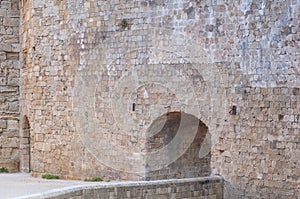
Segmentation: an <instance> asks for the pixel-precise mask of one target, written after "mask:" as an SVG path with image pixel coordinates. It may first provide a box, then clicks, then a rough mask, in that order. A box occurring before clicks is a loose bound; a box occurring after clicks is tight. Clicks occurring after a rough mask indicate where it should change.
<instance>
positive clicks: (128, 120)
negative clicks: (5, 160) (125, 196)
mask: <svg viewBox="0 0 300 199" xmlns="http://www.w3.org/2000/svg"><path fill="white" fill-rule="evenodd" d="M3 2H6V1H1V5H2V3H3ZM10 2H11V1H10ZM21 3H22V9H21V10H22V13H21V16H22V23H21V24H22V28H21V42H22V57H21V61H22V70H21V84H20V86H21V90H22V92H21V117H20V119H21V122H20V123H21V134H20V135H21V138H22V140H23V141H24V140H25V141H24V142H23V141H22V142H21V151H22V150H23V149H28V148H29V144H28V137H30V150H31V151H30V153H29V151H28V152H27V153H26V151H25V150H23V151H22V153H21V167H22V168H23V170H25V171H26V170H31V172H32V173H33V175H35V176H39V175H41V174H42V173H53V174H58V175H60V176H61V177H64V178H74V179H84V178H88V177H93V176H101V177H103V178H105V179H131V180H139V179H145V177H147V176H151V169H152V170H157V171H156V172H157V173H154V174H155V176H163V175H166V176H167V175H168V174H172V173H178V172H180V169H182V168H184V166H182V167H180V164H183V163H180V161H179V162H178V164H177V165H174V166H172V168H171V169H170V170H169V168H168V169H165V170H164V169H163V168H162V166H166V164H168V163H171V162H172V161H173V160H176V158H179V157H180V155H183V152H184V150H183V149H185V148H187V147H188V146H190V144H191V140H189V139H190V138H193V136H194V134H193V133H197V131H191V133H188V134H181V133H182V132H181V131H180V130H179V131H178V133H177V134H178V135H183V136H182V137H179V138H178V139H176V142H169V141H168V142H165V141H166V140H164V139H156V140H157V142H158V143H149V142H148V141H149V137H151V136H152V134H153V132H155V131H152V130H151V125H152V124H153V122H154V121H157V120H158V119H160V118H163V116H164V114H166V113H170V112H173V113H177V112H184V113H186V114H187V115H193V116H194V117H196V118H198V119H199V120H200V121H201V123H203V124H204V125H205V126H206V129H207V135H208V136H206V139H204V140H203V145H201V146H207V147H201V150H200V151H199V156H200V157H201V158H205V155H207V154H208V153H209V157H210V158H211V162H210V165H208V166H209V167H211V171H209V172H212V173H213V174H218V175H222V176H223V177H224V179H225V191H224V194H225V197H227V198H235V197H237V198H238V197H250V198H251V197H252V198H253V197H258V198H264V197H265V198H275V197H277V198H295V197H297V196H299V195H300V193H299V180H300V173H299V170H300V168H299V165H300V162H299V158H298V157H299V153H300V137H299V128H300V126H299V125H300V119H299V115H300V113H299V108H300V104H299V103H300V90H299V89H300V79H299V78H300V76H299V72H300V69H299V52H298V51H299V50H298V48H299V25H298V21H299V9H300V8H299V3H298V2H297V1H293V0H288V1H268V0H263V1H251V0H247V1H206V0H204V1H191V2H187V1H181V0H174V1H164V0H151V1H130V2H128V1H122V0H118V1H94V0H78V1H66V0H62V1H61V0H60V1H49V2H45V1H41V0H32V1H26V0H24V1H22V2H21ZM8 4H9V3H8ZM3 5H5V4H3ZM2 10H3V9H2V7H1V9H0V11H1V12H2ZM1 12H0V17H2V15H1ZM5 16H9V15H5ZM2 18H5V17H2ZM4 21H5V20H3V23H4ZM15 33H16V34H17V32H15ZM1 34H2V33H1ZM7 34H8V33H7ZM5 41H8V40H5ZM16 42H17V43H18V40H16ZM1 44H2V43H1ZM3 46H4V45H3ZM1 47H2V45H1ZM2 48H3V47H2ZM3 51H5V50H3ZM1 52H2V51H1ZM17 52H18V51H17ZM2 54H3V56H4V53H2ZM9 55H10V56H9ZM12 55H14V53H11V52H10V51H5V56H7V57H5V59H3V60H5V61H2V62H1V65H2V63H12V62H11V61H10V60H8V58H9V57H11V56H12ZM0 56H1V54H0ZM15 59H16V61H15V62H13V63H18V58H17V57H15ZM16 67H17V68H18V66H16ZM8 69H9V67H7V69H6V70H7V71H9V70H8ZM5 77H6V80H7V78H9V76H5ZM8 82H9V81H8ZM14 88H15V89H17V88H18V87H17V86H16V87H14ZM16 92H17V91H16ZM10 93H11V92H10ZM16 94H17V95H18V93H16ZM7 102H8V101H7ZM9 103H11V102H10V101H9ZM15 103H17V102H15ZM233 106H236V107H237V113H236V114H232V112H231V114H230V113H229V112H230V110H231V109H232V107H233ZM8 107H9V106H8ZM12 112H13V111H12ZM16 114H18V111H16ZM14 118H17V119H18V116H16V117H14ZM14 118H13V119H14ZM17 119H16V120H13V121H12V122H10V121H7V122H6V121H5V122H4V123H3V125H4V124H5V126H4V127H5V128H3V129H4V130H3V132H4V131H5V129H6V128H7V129H12V130H13V129H14V128H15V127H16V126H17V125H18V123H17V121H18V120H17ZM181 123H182V124H183V126H186V125H187V124H189V123H188V121H186V120H185V118H183V119H182V121H181ZM13 124H14V125H16V126H14V125H13ZM9 125H13V126H14V127H9ZM192 126H196V125H192ZM8 127H9V128H8ZM196 127H197V126H196ZM179 129H180V128H179ZM196 129H197V128H196ZM10 131H11V130H10ZM183 133H184V132H183ZM4 135H5V133H2V136H1V141H2V140H3V141H4V140H5V142H7V141H6V140H9V139H8V138H6V137H5V136H4ZM17 137H18V135H16V138H17ZM171 137H172V136H171ZM175 138H177V137H176V136H175V137H174V139H175ZM26 140H27V142H26ZM150 140H151V139H150ZM182 140H183V141H184V142H182ZM11 143H18V139H16V141H15V142H11ZM166 143H167V144H166ZM174 143H175V144H174ZM162 144H163V145H166V146H167V147H166V148H161V147H159V146H161V145H162ZM2 146H5V145H4V144H3V145H2ZM8 146H9V147H8V148H7V149H5V150H11V151H13V150H12V148H14V147H12V146H11V145H8ZM173 146H177V147H173ZM149 147H150V148H151V147H153V149H155V148H156V147H158V149H159V150H156V151H158V153H156V152H154V153H147V150H149ZM3 148H4V147H2V149H1V150H2V151H4V149H3ZM17 148H18V144H17V145H16V147H15V148H14V149H17ZM194 149H195V150H196V149H198V148H193V150H194ZM206 149H209V151H210V149H211V152H209V151H207V150H206ZM15 151H16V152H15V154H17V153H18V152H17V150H15ZM10 153H12V152H9V153H6V154H7V155H8V156H9V157H12V156H11V154H10ZM145 153H146V154H147V156H144V155H143V154H145ZM2 154H3V152H2ZM28 154H30V156H29V155H28ZM2 157H4V156H3V155H2V156H1V158H2ZM15 157H17V156H15ZM183 157H186V159H189V157H188V155H187V154H186V155H185V156H183ZM201 158H200V160H201ZM200 160H199V162H201V161H200ZM26 162H27V163H26ZM29 162H30V163H29ZM203 168H205V166H203ZM128 171H130V172H128ZM132 172H133V173H132ZM183 173H184V172H183ZM149 174H150V175H149ZM187 175H189V174H187ZM197 175H198V174H197ZM200 175H201V174H200ZM158 178H159V177H158Z"/></svg>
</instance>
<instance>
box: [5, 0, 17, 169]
mask: <svg viewBox="0 0 300 199" xmlns="http://www.w3.org/2000/svg"><path fill="white" fill-rule="evenodd" d="M19 27H20V12H19V1H18V0H3V1H0V167H5V168H7V169H8V171H9V172H15V171H18V170H19V148H20V147H19V146H20V141H19V119H20V111H19V96H20V89H19V82H20V62H19V52H20V42H19Z"/></svg>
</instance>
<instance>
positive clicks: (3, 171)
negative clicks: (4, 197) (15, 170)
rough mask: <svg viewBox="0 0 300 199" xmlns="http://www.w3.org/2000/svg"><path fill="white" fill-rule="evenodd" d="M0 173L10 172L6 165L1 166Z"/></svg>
mask: <svg viewBox="0 0 300 199" xmlns="http://www.w3.org/2000/svg"><path fill="white" fill-rule="evenodd" d="M0 173H8V169H7V168H6V167H1V168H0Z"/></svg>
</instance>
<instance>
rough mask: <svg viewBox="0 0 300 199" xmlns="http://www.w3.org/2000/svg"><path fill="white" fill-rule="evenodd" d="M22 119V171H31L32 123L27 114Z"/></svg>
mask: <svg viewBox="0 0 300 199" xmlns="http://www.w3.org/2000/svg"><path fill="white" fill-rule="evenodd" d="M22 119H23V121H22V123H21V124H22V127H21V136H20V137H21V141H20V171H21V172H30V159H31V158H30V155H31V153H30V137H31V136H30V123H29V120H28V118H27V116H24V117H23V118H22Z"/></svg>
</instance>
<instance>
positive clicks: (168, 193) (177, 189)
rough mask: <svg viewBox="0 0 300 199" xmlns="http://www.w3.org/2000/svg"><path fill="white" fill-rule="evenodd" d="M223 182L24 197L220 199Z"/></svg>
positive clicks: (118, 185)
mask: <svg viewBox="0 0 300 199" xmlns="http://www.w3.org/2000/svg"><path fill="white" fill-rule="evenodd" d="M223 187H224V185H223V179H222V178H221V177H218V176H213V177H201V178H186V179H171V180H157V181H143V182H125V181H124V182H110V183H103V184H100V185H99V184H98V183H97V184H96V185H95V186H75V187H69V188H64V189H61V190H57V191H52V192H49V193H45V194H43V195H41V194H40V195H34V196H33V195H32V196H27V197H24V199H25V198H31V199H35V198H39V199H41V198H44V199H66V198H68V199H69V198H72V199H84V198H90V199H93V198H103V199H106V198H109V199H111V198H122V199H125V198H130V199H136V198H155V199H158V198H166V199H167V198H180V199H181V198H200V197H201V198H202V197H205V198H208V199H220V198H223Z"/></svg>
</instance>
